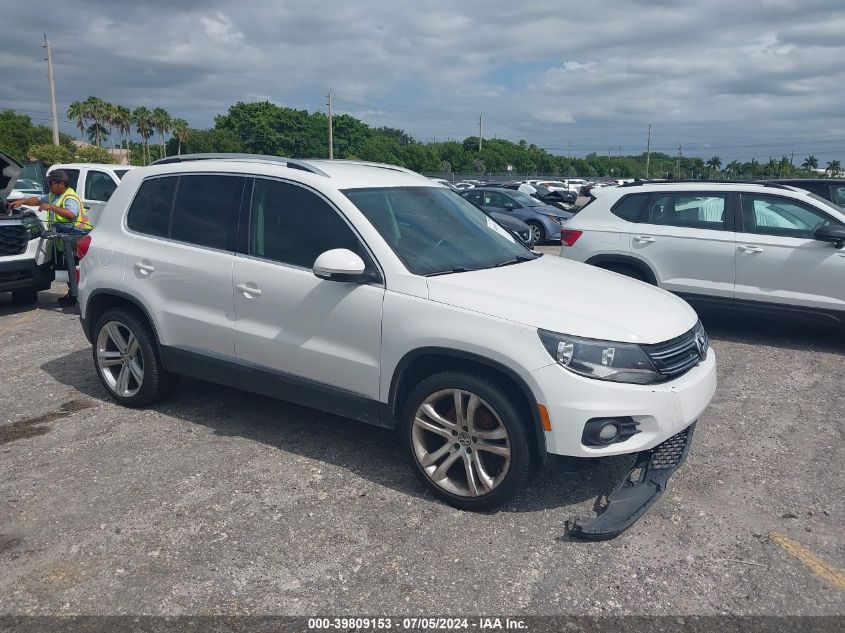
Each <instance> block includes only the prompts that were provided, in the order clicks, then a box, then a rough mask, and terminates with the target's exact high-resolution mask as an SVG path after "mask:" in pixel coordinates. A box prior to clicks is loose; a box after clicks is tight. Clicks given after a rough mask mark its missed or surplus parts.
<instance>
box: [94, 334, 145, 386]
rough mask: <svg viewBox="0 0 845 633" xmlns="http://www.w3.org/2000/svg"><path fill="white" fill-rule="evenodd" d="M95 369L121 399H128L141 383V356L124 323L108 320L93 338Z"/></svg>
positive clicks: (142, 359) (142, 365) (142, 358)
mask: <svg viewBox="0 0 845 633" xmlns="http://www.w3.org/2000/svg"><path fill="white" fill-rule="evenodd" d="M97 368H98V369H99V371H100V375H101V376H102V377H103V380H104V381H105V383H106V385H108V387H109V389H111V390H112V391H113V392H114V393H115V394H117V395H118V396H120V397H122V398H131V397H132V396H134V395H135V394H137V393H138V391H140V389H141V385H143V384H144V357H143V354H141V348H140V345H139V343H138V337H137V336H135V334H134V333H133V332H132V330H130V329H129V328H128V327H127V326H126V324H124V323H121V322H120V321H109V322H107V323H106V324H105V325H104V326H103V327H102V328H100V333H99V335H98V336H97Z"/></svg>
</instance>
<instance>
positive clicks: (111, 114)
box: [103, 101, 117, 136]
mask: <svg viewBox="0 0 845 633" xmlns="http://www.w3.org/2000/svg"><path fill="white" fill-rule="evenodd" d="M116 116H117V106H116V105H115V104H113V103H109V102H108V101H106V102H105V104H104V107H103V123H104V124H105V126H106V127H107V128H108V130H109V136H111V133H112V128H113V127H114V126H115V117H116Z"/></svg>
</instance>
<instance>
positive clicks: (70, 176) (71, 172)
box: [63, 169, 79, 193]
mask: <svg viewBox="0 0 845 633" xmlns="http://www.w3.org/2000/svg"><path fill="white" fill-rule="evenodd" d="M63 171H64V172H65V173H66V174H67V186H68V187H70V188H71V189H73V190H74V191H76V187H77V185H78V184H79V170H78V169H65V170H63ZM77 193H79V192H77Z"/></svg>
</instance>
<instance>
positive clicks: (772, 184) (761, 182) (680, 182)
mask: <svg viewBox="0 0 845 633" xmlns="http://www.w3.org/2000/svg"><path fill="white" fill-rule="evenodd" d="M689 184H696V185H760V186H762V187H772V188H773V189H788V188H789V187H787V186H785V185H781V184H779V183H776V182H769V181H766V180H727V179H725V180H635V181H634V182H625V183H622V184H621V185H617V186H618V187H620V188H622V187H641V186H643V185H689Z"/></svg>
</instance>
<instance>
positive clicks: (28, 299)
mask: <svg viewBox="0 0 845 633" xmlns="http://www.w3.org/2000/svg"><path fill="white" fill-rule="evenodd" d="M12 303H14V304H15V305H16V306H28V305H31V304H33V303H38V292H37V291H35V290H18V291H15V292H13V293H12Z"/></svg>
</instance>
